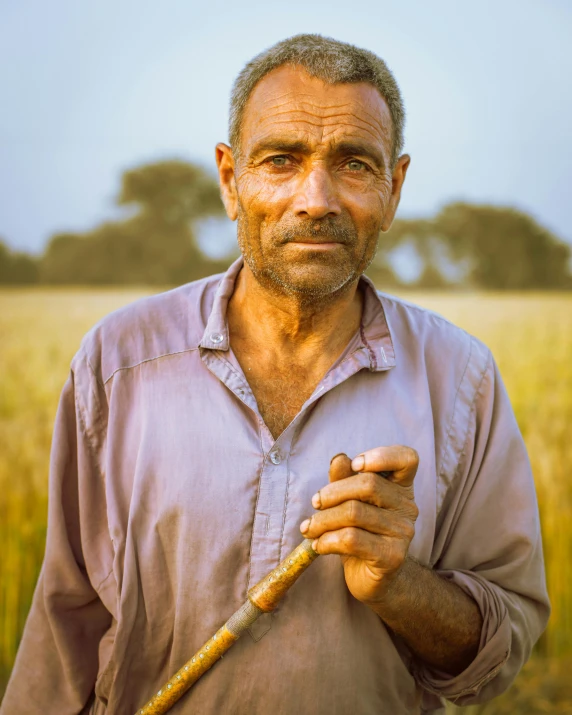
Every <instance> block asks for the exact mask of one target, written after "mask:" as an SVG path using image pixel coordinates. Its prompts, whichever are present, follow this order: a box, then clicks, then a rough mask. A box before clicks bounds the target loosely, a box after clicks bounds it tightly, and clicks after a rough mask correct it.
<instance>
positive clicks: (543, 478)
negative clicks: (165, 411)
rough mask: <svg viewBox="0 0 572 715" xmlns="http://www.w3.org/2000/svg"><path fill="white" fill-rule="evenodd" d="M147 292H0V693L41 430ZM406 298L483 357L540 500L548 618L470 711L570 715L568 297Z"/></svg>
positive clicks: (18, 608) (24, 566) (41, 513)
mask: <svg viewBox="0 0 572 715" xmlns="http://www.w3.org/2000/svg"><path fill="white" fill-rule="evenodd" d="M150 292H151V291H150V290H140V291H134V290H106V289H100V290H98V289H74V290H70V289H62V290H47V289H32V290H29V289H27V290H24V289H12V290H2V291H0V694H1V693H2V691H3V685H4V684H5V682H6V680H7V677H8V675H9V673H10V669H11V667H12V663H13V660H14V656H15V653H16V650H17V647H18V641H19V637H20V633H21V631H22V627H23V625H24V621H25V618H26V614H27V612H28V609H29V606H30V601H31V597H32V593H33V589H34V585H35V581H36V578H37V575H38V570H39V567H40V564H41V561H42V556H43V550H44V538H45V525H46V508H47V494H46V492H47V473H48V458H49V450H50V440H51V431H52V426H53V421H54V417H55V410H56V406H57V402H58V398H59V394H60V391H61V388H62V386H63V383H64V381H65V379H66V377H67V374H68V369H69V363H70V360H71V358H72V356H73V354H74V352H75V351H76V350H77V348H78V346H79V342H80V339H81V337H82V335H83V334H84V333H85V332H86V331H87V330H88V329H89V328H90V327H91V326H92V325H93V324H94V323H95V322H96V321H97V320H98V319H99V318H100V317H102V316H103V315H105V314H106V313H108V312H110V311H112V310H114V309H115V308H118V307H119V306H121V305H124V304H125V303H128V302H130V301H133V300H135V299H136V298H138V297H140V296H142V295H145V294H148V293H150ZM404 297H406V298H408V299H410V300H412V301H413V302H416V303H418V304H421V305H424V306H427V307H429V308H431V309H433V310H436V311H437V312H439V313H441V314H442V315H444V316H445V317H447V318H449V319H450V320H452V321H453V322H454V323H456V324H457V325H460V326H462V327H463V328H465V329H466V330H468V331H469V332H471V333H473V334H474V335H476V336H478V337H479V338H481V339H482V340H484V341H485V342H486V343H487V345H489V347H490V348H491V349H492V351H493V354H494V355H495V357H496V359H497V362H498V363H499V366H500V369H501V373H502V375H503V377H504V380H505V384H506V386H507V389H508V391H509V394H510V396H511V399H512V403H513V407H514V409H515V412H516V415H517V418H518V421H519V424H520V427H521V430H522V432H523V435H524V438H525V440H526V443H527V446H528V450H529V454H530V458H531V461H532V466H533V471H534V475H535V479H536V485H537V490H538V498H539V504H540V510H541V519H542V526H543V533H544V548H545V557H546V564H547V573H548V586H549V592H550V596H551V599H552V605H553V615H552V618H551V621H550V624H549V627H548V629H547V631H546V633H545V634H544V636H543V637H542V639H541V642H540V643H539V646H538V647H537V653H536V656H535V657H534V658H533V659H532V661H531V662H530V663H529V664H528V665H527V666H526V668H525V669H524V671H523V673H522V674H521V676H519V678H518V679H517V682H516V684H515V686H514V687H513V688H512V689H511V691H509V693H508V694H507V695H505V696H503V697H501V698H499V699H498V700H496V701H494V702H493V703H491V704H489V705H486V706H483V707H479V708H470V709H469V710H470V711H471V712H472V713H476V712H479V713H483V714H484V713H486V714H487V715H500V714H501V713H524V714H525V715H526V714H527V713H530V714H532V713H570V712H572V686H571V685H570V684H569V683H568V681H569V673H570V670H571V666H572V294H567V295H564V294H522V295H520V294H519V295H516V294H509V295H500V294H487V295H472V294H459V295H451V294H442V295H441V294H418V293H416V294H414V295H408V296H404ZM507 517H508V515H507ZM455 712H459V711H458V710H455Z"/></svg>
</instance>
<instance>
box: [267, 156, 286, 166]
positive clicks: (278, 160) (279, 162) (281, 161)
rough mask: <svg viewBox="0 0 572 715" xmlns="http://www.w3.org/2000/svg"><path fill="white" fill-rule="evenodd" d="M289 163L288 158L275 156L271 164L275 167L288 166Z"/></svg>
mask: <svg viewBox="0 0 572 715" xmlns="http://www.w3.org/2000/svg"><path fill="white" fill-rule="evenodd" d="M287 161H288V157H287V156H273V157H272V159H271V162H272V163H273V164H274V166H286V162H287Z"/></svg>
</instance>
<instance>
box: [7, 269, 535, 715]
mask: <svg viewBox="0 0 572 715" xmlns="http://www.w3.org/2000/svg"><path fill="white" fill-rule="evenodd" d="M241 267H242V259H238V260H237V261H236V262H235V263H233V265H232V266H231V267H230V268H229V270H228V271H227V272H226V273H225V274H222V275H216V276H210V277H208V278H205V279H204V280H200V281H196V282H192V283H188V284H186V285H183V286H181V287H179V288H176V289H174V290H171V291H168V292H164V293H160V294H158V295H154V296H151V297H146V298H143V299H141V300H138V301H136V302H135V303H133V304H131V305H129V306H126V307H124V308H122V309H120V310H118V311H116V312H114V313H112V314H110V315H108V316H107V317H106V318H104V319H103V320H102V321H101V322H100V323H98V324H97V325H96V326H95V327H94V328H93V329H92V330H91V331H90V332H89V333H88V334H87V335H86V336H85V338H84V339H83V341H82V344H81V346H80V349H79V351H78V352H77V354H76V355H75V356H74V358H73V360H72V363H71V372H70V375H69V378H68V380H67V382H66V384H65V386H64V388H63V392H62V395H61V400H60V404H59V408H58V412H57V416H56V421H55V428H54V435H53V445H52V452H51V462H50V477H49V508H48V530H47V542H46V552H45V558H44V562H43V566H42V570H41V573H40V577H39V580H38V584H37V587H36V591H35V595H34V599H33V604H32V607H31V611H30V614H29V617H28V620H27V623H26V627H25V630H24V634H23V638H22V642H21V645H20V648H19V652H18V655H17V659H16V663H15V666H14V669H13V672H12V676H11V679H10V681H9V684H8V688H7V691H6V694H5V697H4V700H3V703H2V706H1V707H0V712H1V713H2V715H40V714H42V715H75V714H76V713H91V714H96V715H103V714H104V713H105V714H106V715H132V714H133V713H135V712H139V709H140V708H142V707H143V706H144V704H145V703H146V702H147V701H148V700H149V699H150V698H151V697H152V696H153V694H154V693H155V692H156V691H157V690H158V689H159V688H160V687H161V686H162V685H163V683H164V682H165V681H166V680H168V679H169V678H170V677H171V676H172V675H173V673H175V672H176V671H177V670H178V669H179V668H180V667H181V666H182V665H183V664H184V663H185V662H186V661H187V660H188V659H189V657H190V656H191V655H192V654H193V653H194V652H195V651H196V650H197V649H198V648H199V647H200V646H202V644H203V643H204V642H205V641H206V640H207V639H208V638H210V637H211V636H212V634H213V633H215V632H216V630H217V629H218V628H219V627H220V626H221V625H222V624H223V623H224V622H225V621H226V620H227V619H228V617H229V616H230V615H231V614H232V613H233V612H234V611H235V610H236V609H237V608H238V607H239V606H240V605H241V604H242V603H243V602H244V601H245V600H246V593H247V590H248V589H249V588H250V587H252V586H253V585H254V584H255V583H257V582H258V581H259V580H260V579H261V578H262V577H263V576H265V575H266V574H267V573H268V572H269V571H270V570H271V569H273V568H274V567H275V566H277V564H278V563H279V562H280V561H281V560H282V559H283V558H284V557H285V556H287V555H288V553H289V552H290V551H291V550H292V549H293V548H295V547H296V546H297V545H298V544H299V543H300V541H301V540H302V535H301V533H300V529H299V527H300V523H301V522H302V521H303V520H304V519H305V518H306V517H308V516H310V515H311V514H312V512H313V511H314V510H313V508H312V505H311V497H312V495H313V494H314V493H315V492H317V491H318V490H319V489H320V488H321V487H323V486H324V484H326V483H327V482H328V466H329V461H330V459H331V457H332V456H333V455H334V454H337V453H339V452H345V453H347V454H348V455H349V456H350V457H353V456H355V455H357V454H359V453H361V452H363V451H365V450H368V449H372V448H374V447H378V446H382V445H392V444H403V445H408V446H410V447H413V448H415V449H416V450H417V452H418V453H419V460H420V461H419V469H418V472H417V476H416V478H415V484H414V489H415V500H416V503H417V505H418V507H419V517H418V519H417V523H416V531H415V537H414V539H413V541H412V543H411V546H410V549H409V553H410V554H411V555H412V556H413V557H414V558H415V559H417V560H418V561H419V562H421V563H422V564H424V565H425V566H427V567H429V568H431V569H434V570H435V572H436V573H438V574H440V575H441V576H442V577H443V578H445V579H449V580H451V581H453V582H454V583H456V584H458V586H459V587H460V588H462V589H463V590H464V591H465V592H466V593H468V594H469V595H470V596H471V597H472V598H473V599H474V600H475V601H476V602H477V604H478V606H479V608H480V611H481V613H482V616H483V628H482V633H481V639H480V647H479V652H478V654H477V656H476V657H475V659H474V661H473V662H472V663H471V664H470V665H469V666H468V667H467V668H466V670H464V671H463V672H462V673H460V674H459V675H456V676H451V675H448V674H447V673H443V672H439V671H436V670H435V669H433V668H430V667H429V666H428V665H426V664H424V663H423V662H421V661H420V660H419V659H417V658H416V657H415V656H414V655H413V654H412V653H411V652H410V651H409V649H408V648H407V647H406V645H405V643H404V642H402V641H401V640H400V639H399V638H398V637H396V636H395V635H394V634H393V633H392V632H391V631H390V630H389V629H388V628H387V627H386V626H385V625H384V623H383V621H382V620H381V618H380V617H379V616H378V615H376V614H375V613H374V612H373V611H372V610H371V609H370V608H369V607H368V606H366V605H364V604H363V603H361V602H360V601H358V600H356V599H355V598H354V597H353V596H352V595H351V594H350V592H349V590H348V588H347V586H346V584H345V580H344V572H343V568H342V564H341V561H340V558H339V557H338V556H337V555H330V556H320V557H319V558H318V559H317V560H316V561H315V562H314V563H313V564H312V566H311V567H310V568H309V569H308V570H307V571H306V572H305V573H304V574H303V575H302V576H301V578H300V579H299V581H298V582H297V583H296V584H295V585H294V586H293V587H292V588H291V589H290V591H289V592H288V593H287V594H286V596H285V598H284V599H283V601H282V602H281V603H280V605H279V607H278V609H277V610H276V611H275V612H273V613H272V614H265V615H264V616H262V617H261V618H260V619H259V620H258V621H257V622H256V623H255V624H254V625H253V626H251V628H250V630H249V631H248V632H247V633H246V634H244V635H243V636H242V637H241V638H240V640H238V641H237V643H236V644H235V645H234V646H233V647H232V648H231V649H230V650H229V651H228V653H227V654H226V655H225V656H224V658H223V659H222V660H219V661H218V662H217V663H216V665H214V666H213V668H212V669H211V670H210V671H208V672H207V673H206V674H205V675H204V676H203V677H202V678H201V679H200V680H199V681H198V682H197V683H196V684H195V685H194V686H193V687H192V688H191V690H189V691H188V693H187V694H186V695H184V696H183V698H182V699H181V700H180V701H179V702H178V703H177V704H176V705H175V706H174V707H173V709H172V712H173V714H175V713H180V714H183V713H188V714H189V715H190V714H191V713H192V714H193V715H215V714H216V715H219V714H225V713H228V714H229V715H274V714H276V715H278V714H280V715H300V714H301V713H314V714H315V715H332V714H339V715H347V714H348V713H352V715H384V714H385V715H400V714H401V713H403V714H404V715H405V714H407V715H412V714H414V713H425V712H441V711H442V710H441V708H442V701H441V698H447V699H450V700H453V701H456V702H457V703H459V704H467V703H472V702H478V701H480V700H484V699H489V698H491V697H493V696H494V695H495V694H498V693H500V692H501V691H503V690H504V689H506V688H507V687H508V685H509V684H510V683H511V681H512V680H513V679H514V677H515V675H516V674H517V672H518V671H519V669H520V667H521V666H522V664H523V662H524V661H525V660H526V658H527V657H528V655H529V653H530V650H531V647H532V646H533V644H534V642H535V641H536V640H537V638H538V637H539V635H540V633H541V632H542V630H543V629H544V627H545V625H546V622H547V618H548V614H549V604H548V598H547V594H546V586H545V575H544V564H543V556H542V545H541V536H540V528H539V519H538V508H537V501H536V495H535V490H534V484H533V479H532V475H531V470H530V465H529V460H528V457H527V454H526V450H525V447H524V444H523V440H522V437H521V435H520V432H519V429H518V426H517V423H516V420H515V417H514V414H513V411H512V409H511V405H510V402H509V399H508V397H507V394H506V391H505V389H504V387H503V384H502V382H501V378H500V376H499V373H498V370H497V367H496V365H495V362H494V360H493V358H492V356H491V353H490V352H489V350H488V349H487V348H486V347H485V346H484V345H483V344H482V343H481V342H480V341H479V340H477V339H476V338H474V337H472V336H471V335H469V334H467V333H466V332H464V331H463V330H461V329H460V328H457V327H455V326H454V325H452V324H451V323H449V322H448V321H447V320H445V319H443V318H441V317H440V316H438V315H436V314H435V313H432V312H430V311H428V310H424V309H421V308H419V307H416V306H414V305H411V304H409V303H406V302H404V301H402V300H398V299H396V298H394V297H391V296H389V295H386V294H384V293H379V292H377V291H376V290H375V288H374V286H373V284H372V283H371V282H370V281H369V280H368V279H367V278H365V277H362V278H361V279H360V287H361V290H363V292H364V307H363V313H362V319H361V326H360V329H359V331H357V332H356V334H355V336H354V337H353V339H352V340H351V341H350V342H349V344H348V345H347V348H346V350H345V352H344V353H343V354H342V355H341V356H340V357H339V358H338V360H337V361H336V362H335V363H334V364H333V365H332V367H331V368H330V369H329V371H328V372H327V374H326V375H325V376H324V377H323V379H322V380H321V382H320V383H319V385H318V386H317V387H316V389H315V391H314V392H313V394H312V395H311V396H310V397H309V398H308V400H307V401H306V402H305V404H304V405H303V407H302V408H301V410H300V412H299V413H298V414H297V415H296V417H295V418H294V419H293V420H292V422H291V423H290V424H289V425H288V427H287V428H286V429H285V430H284V432H283V433H282V434H281V435H280V436H279V437H278V439H274V438H273V437H272V435H271V433H270V431H269V430H268V428H267V427H266V425H265V423H264V421H263V419H262V417H261V415H260V412H259V410H258V408H257V404H256V400H255V397H254V395H253V393H252V391H251V389H250V387H249V384H248V380H247V378H246V377H245V375H244V373H243V372H242V370H241V368H240V365H239V364H238V362H237V360H236V358H235V357H234V355H233V352H232V346H231V345H230V343H229V330H228V323H227V319H226V311H227V305H228V300H229V297H230V296H231V295H232V292H233V289H234V285H235V280H236V276H237V275H238V272H239V271H240V269H241ZM403 617H404V618H408V617H411V618H415V617H416V616H415V613H411V614H405V613H404V614H403Z"/></svg>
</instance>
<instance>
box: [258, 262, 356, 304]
mask: <svg viewBox="0 0 572 715" xmlns="http://www.w3.org/2000/svg"><path fill="white" fill-rule="evenodd" d="M265 274H266V279H267V281H270V282H271V283H273V284H274V285H275V286H276V289H277V290H279V291H280V292H285V293H288V294H290V295H299V296H301V297H302V296H306V297H308V298H311V297H316V298H318V297H325V296H328V295H332V294H335V293H337V292H339V291H340V290H342V289H343V288H344V287H345V286H347V285H348V284H349V283H351V282H352V281H353V280H354V279H355V277H356V276H355V273H354V272H353V271H352V270H349V269H346V270H343V267H342V266H340V265H337V266H328V265H324V264H323V263H322V264H317V265H316V264H315V265H306V266H289V267H288V269H285V270H284V269H283V270H276V269H274V270H272V269H270V270H267V271H265Z"/></svg>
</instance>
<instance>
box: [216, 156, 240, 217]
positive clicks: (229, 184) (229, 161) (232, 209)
mask: <svg viewBox="0 0 572 715" xmlns="http://www.w3.org/2000/svg"><path fill="white" fill-rule="evenodd" d="M215 156H216V165H217V167H218V180H219V184H220V195H221V197H222V202H223V204H224V208H225V209H226V214H227V216H228V217H229V219H230V220H231V221H236V217H237V215H238V194H237V191H236V181H235V179H234V156H233V154H232V149H231V148H230V147H229V146H228V145H227V144H223V143H222V142H220V143H219V144H217V145H216V150H215Z"/></svg>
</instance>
